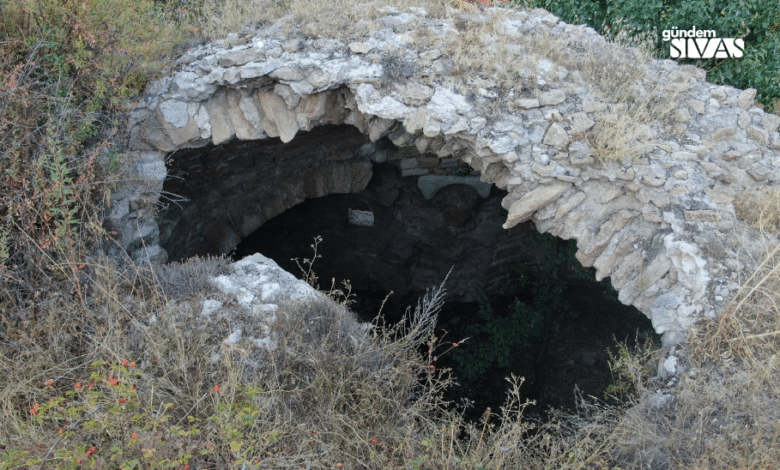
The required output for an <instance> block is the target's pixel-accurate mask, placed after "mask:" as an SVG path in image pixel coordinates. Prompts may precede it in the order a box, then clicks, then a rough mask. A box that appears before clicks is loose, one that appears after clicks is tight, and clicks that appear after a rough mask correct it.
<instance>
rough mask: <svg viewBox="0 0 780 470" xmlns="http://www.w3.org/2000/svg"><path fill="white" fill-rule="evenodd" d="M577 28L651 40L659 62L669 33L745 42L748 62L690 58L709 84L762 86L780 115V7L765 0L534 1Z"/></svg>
mask: <svg viewBox="0 0 780 470" xmlns="http://www.w3.org/2000/svg"><path fill="white" fill-rule="evenodd" d="M525 4H527V5H528V6H533V7H540V8H545V9H547V10H549V11H551V12H552V13H554V14H556V15H558V16H559V17H560V18H561V19H562V20H563V21H565V22H567V23H572V24H582V23H586V24H588V25H589V26H591V27H593V28H594V29H596V31H598V32H599V33H600V34H603V35H605V36H607V37H608V38H611V39H613V38H615V37H617V36H618V35H619V34H620V33H621V32H626V33H627V34H628V36H629V38H631V37H635V38H636V37H642V36H649V37H650V41H651V46H652V49H653V50H654V52H655V53H656V54H657V56H658V57H659V58H664V59H668V58H669V57H670V56H669V43H668V42H663V41H662V37H661V33H662V31H664V30H671V29H672V27H677V28H678V29H681V30H683V29H686V30H687V29H690V28H692V27H693V26H695V27H696V28H697V29H703V30H715V31H716V33H717V35H718V37H720V38H743V39H744V41H745V52H744V56H743V57H742V58H732V59H685V60H680V62H681V63H690V64H695V65H696V66H698V67H702V68H704V69H705V70H707V80H709V81H711V82H713V83H720V84H726V85H731V86H733V87H736V88H741V89H745V88H756V89H757V90H758V94H757V97H756V99H757V100H758V102H759V103H761V104H763V105H765V106H766V107H767V111H769V112H773V111H774V112H780V54H778V50H780V3H778V2H773V1H765V0H744V1H740V2H726V3H722V2H716V1H713V0H694V1H684V0H650V1H647V0H621V1H617V2H606V1H601V0H530V1H528V2H525Z"/></svg>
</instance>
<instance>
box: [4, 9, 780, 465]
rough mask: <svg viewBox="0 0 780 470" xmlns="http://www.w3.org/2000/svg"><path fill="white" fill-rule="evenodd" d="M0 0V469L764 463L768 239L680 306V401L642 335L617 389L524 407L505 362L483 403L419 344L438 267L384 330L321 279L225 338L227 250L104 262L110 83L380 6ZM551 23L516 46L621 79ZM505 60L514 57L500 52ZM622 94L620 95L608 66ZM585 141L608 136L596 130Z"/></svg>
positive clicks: (778, 275) (124, 95)
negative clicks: (267, 337) (255, 333)
mask: <svg viewBox="0 0 780 470" xmlns="http://www.w3.org/2000/svg"><path fill="white" fill-rule="evenodd" d="M423 3H424V4H423ZM336 4H338V5H336ZM393 4H397V5H398V7H399V8H404V7H406V6H420V5H421V4H423V5H422V6H426V7H428V6H430V7H432V8H434V10H435V9H436V8H438V10H436V12H437V13H436V12H435V14H439V15H442V16H454V17H455V19H456V25H458V28H462V33H463V34H462V43H461V44H460V45H459V46H457V47H456V48H455V49H453V50H448V51H447V53H448V54H450V55H451V56H452V57H454V58H456V59H457V60H456V63H457V64H458V65H457V66H458V67H462V70H460V72H459V73H461V74H462V75H463V77H461V78H462V81H461V82H458V83H460V84H461V86H467V85H468V82H467V81H466V80H467V79H468V78H470V77H471V78H473V77H474V76H476V75H477V72H475V70H479V69H481V68H486V70H485V71H486V72H487V73H493V75H494V77H495V78H494V79H495V80H497V81H498V82H499V83H502V84H504V85H502V86H507V87H510V88H511V87H512V86H515V85H516V86H518V87H520V86H522V87H527V88H528V89H529V90H536V88H535V87H536V86H537V85H536V84H534V83H532V82H530V81H523V80H524V79H523V76H522V73H521V71H522V68H523V67H525V66H526V64H525V63H524V62H523V61H522V60H518V61H514V60H512V61H506V60H504V59H506V58H511V57H515V56H512V55H511V54H512V53H513V52H512V49H511V47H508V45H507V44H502V42H501V38H500V35H499V34H498V31H497V30H496V29H495V28H497V24H498V22H497V21H488V22H486V23H478V24H471V23H470V22H469V21H467V18H465V17H464V18H461V16H460V15H464V14H465V13H463V11H462V10H457V9H451V8H450V7H449V6H447V5H445V6H442V5H441V4H439V2H431V4H430V5H429V4H428V3H425V2H422V1H420V2H413V1H407V2H403V1H402V0H397V1H394V2H393ZM437 5H438V7H437ZM509 6H513V5H512V4H510V5H509ZM0 13H2V15H0V36H2V37H1V38H0V51H1V52H2V54H0V107H1V111H0V151H1V152H2V155H1V156H0V218H2V224H0V320H1V323H0V468H2V469H17V468H18V469H22V468H24V469H27V468H36V469H43V468H58V469H68V468H73V469H75V468H87V467H89V468H99V469H135V468H137V469H152V468H176V469H188V470H189V469H192V470H194V469H203V468H211V469H216V468H219V469H222V468H236V469H238V468H241V469H249V468H323V469H324V468H328V469H333V468H345V469H358V468H375V469H385V468H399V469H455V468H474V469H477V468H483V469H488V468H491V469H493V468H495V469H498V468H540V469H541V468H556V469H560V468H572V469H574V468H578V469H581V468H588V469H609V468H622V469H629V468H636V469H640V468H642V469H646V468H658V469H662V468H663V469H667V468H690V469H704V468H707V469H718V468H722V469H733V468H751V469H770V468H776V464H777V462H780V445H778V439H779V438H780V424H778V423H780V416H778V413H780V411H778V410H780V396H779V395H780V393H779V390H780V388H779V387H778V385H779V384H778V377H779V376H780V375H778V370H777V369H778V367H779V366H780V361H779V360H778V357H780V356H778V347H780V312H778V305H780V298H778V292H780V264H778V257H779V255H778V251H777V248H775V247H773V246H772V245H769V244H767V250H766V253H767V256H766V258H765V259H764V260H756V265H757V266H758V269H757V270H755V271H754V272H745V273H742V282H743V285H744V286H743V288H742V290H741V291H740V293H739V295H737V297H736V298H735V299H734V300H733V301H732V302H731V304H730V305H729V307H728V308H727V309H726V311H724V312H722V314H721V315H720V316H719V317H718V318H717V319H713V320H710V321H707V322H705V323H703V324H700V325H698V326H697V329H696V331H695V334H694V335H693V337H692V339H691V340H690V342H689V345H687V346H686V348H688V352H687V353H686V354H684V355H681V357H685V358H687V359H686V361H687V363H686V364H684V366H685V367H686V371H687V372H686V373H685V374H684V375H683V377H682V378H681V379H680V380H679V383H678V384H677V385H676V388H675V392H674V393H675V397H674V399H673V400H671V401H670V402H668V403H666V404H661V405H658V404H657V402H653V401H652V400H650V399H648V397H650V396H652V392H653V391H654V390H656V389H657V388H660V387H661V384H659V383H656V382H655V381H656V380H657V379H653V378H652V377H653V376H654V375H655V373H654V369H655V366H656V363H655V362H654V361H657V354H655V355H654V353H652V352H651V351H647V350H645V349H641V348H640V349H638V350H632V349H629V348H627V347H622V348H621V349H620V351H619V353H617V354H616V355H614V357H613V362H612V364H613V369H614V372H615V377H616V379H617V381H616V384H615V386H614V387H613V388H612V390H613V391H614V392H615V394H618V393H619V394H620V395H621V396H622V397H623V398H624V399H625V402H624V404H622V405H619V406H606V405H604V404H603V403H601V402H599V401H597V400H594V399H592V398H587V399H586V398H583V399H582V400H580V403H581V406H580V408H579V410H578V412H577V413H564V412H552V413H551V416H550V419H549V420H547V421H545V422H543V423H542V422H538V421H533V420H531V419H530V418H529V417H526V416H524V414H523V410H524V407H525V404H524V403H522V402H521V400H520V394H519V390H518V387H519V385H520V383H521V380H522V379H520V378H513V377H510V378H509V379H508V380H509V385H508V390H509V393H508V396H507V400H506V404H505V406H504V407H503V408H502V409H501V410H492V411H488V412H487V413H486V414H485V415H484V416H483V418H482V420H481V421H479V422H470V421H467V420H465V419H464V418H463V414H462V410H459V409H458V408H457V407H452V406H449V404H448V403H445V402H444V401H443V399H442V396H443V392H444V390H445V389H447V388H448V387H451V386H452V385H453V380H455V378H453V377H452V376H451V375H450V373H449V372H448V371H446V370H440V369H439V368H438V367H437V363H436V359H437V357H439V356H440V355H442V354H446V353H447V352H448V351H449V350H451V349H452V348H456V347H457V346H456V344H454V343H446V342H443V341H442V340H441V339H438V338H436V337H434V335H433V327H434V325H435V320H436V313H437V311H438V309H439V307H440V306H441V299H442V297H441V296H442V293H443V291H442V290H441V289H437V290H434V291H432V292H431V293H430V295H429V296H428V297H427V298H425V299H422V300H421V301H420V303H419V305H417V306H416V307H415V308H413V309H410V310H409V312H408V316H407V318H406V320H405V321H404V322H402V323H400V324H399V325H398V326H397V327H395V328H392V329H366V328H364V327H363V326H362V325H360V324H358V322H356V320H355V319H354V317H353V316H352V314H351V313H350V312H349V310H348V306H349V302H348V298H345V297H343V296H339V295H337V294H336V293H332V295H331V296H330V297H323V298H322V299H321V300H320V301H317V302H312V303H310V304H306V305H301V304H295V303H288V304H284V305H281V306H280V310H279V312H277V321H276V322H275V323H274V326H273V331H272V333H273V335H274V337H275V338H276V341H277V347H276V348H275V349H274V350H273V351H271V352H268V351H264V350H259V349H258V348H257V347H253V345H251V344H244V343H241V342H238V343H234V344H229V343H223V342H222V339H223V338H225V337H226V336H227V335H228V334H229V333H230V332H231V331H232V330H231V328H232V326H233V325H231V324H230V323H229V321H228V320H225V319H221V318H219V317H217V316H214V317H206V316H204V315H201V313H200V312H201V310H202V301H203V300H204V299H206V298H208V296H209V295H211V294H212V291H211V290H210V289H211V287H210V284H209V282H208V278H209V277H210V276H213V275H217V274H220V273H223V272H224V271H225V269H226V264H227V262H226V261H225V260H224V259H219V258H215V259H192V260H190V261H188V262H186V263H182V264H170V265H167V266H164V267H153V266H134V265H132V264H125V265H123V266H120V265H117V264H115V261H113V260H110V259H108V258H106V257H104V256H103V255H101V253H104V252H105V249H106V248H107V246H109V245H111V243H112V241H111V234H108V233H105V231H104V230H103V228H102V222H101V221H102V220H103V217H104V211H105V210H106V205H107V201H109V197H110V194H111V192H112V191H115V190H116V188H117V187H119V185H120V184H124V183H125V181H124V176H123V174H122V168H123V162H119V161H117V153H116V151H115V150H117V149H114V148H113V146H114V145H118V144H117V142H118V141H119V139H117V138H115V134H116V133H117V132H118V131H119V130H120V129H121V127H120V124H119V122H118V121H119V117H120V115H121V112H122V110H123V106H124V103H126V100H127V99H128V98H131V97H132V96H134V95H135V94H136V93H138V92H139V91H140V90H141V89H142V88H143V87H144V86H145V84H146V83H147V81H148V80H150V79H153V78H155V76H156V74H157V73H159V71H160V70H163V69H164V67H166V64H167V63H168V62H167V61H168V59H170V57H169V55H170V54H171V51H172V50H181V47H180V48H178V49H177V44H184V46H183V47H186V45H187V44H188V41H189V40H192V39H193V38H198V37H202V36H211V37H218V36H221V35H223V34H224V33H226V32H228V31H240V30H241V28H242V27H244V26H245V25H246V23H247V20H248V19H251V20H252V21H255V22H256V24H258V25H259V24H270V23H271V22H275V21H279V24H280V26H281V27H283V28H299V31H300V32H301V34H305V35H330V36H333V37H336V36H339V37H355V38H357V37H359V36H360V35H361V34H364V33H365V32H366V31H368V30H369V29H371V28H372V27H373V26H374V24H373V23H372V22H373V21H375V20H376V18H377V17H378V14H377V13H376V5H375V4H368V3H359V2H356V1H354V0H341V1H338V2H315V1H312V0H292V1H241V2H239V1H235V2H234V1H225V2H213V1H211V0H204V1H202V2H189V1H183V0H182V1H178V0H172V1H167V2H152V1H147V0H133V1H132V2H128V1H125V0H100V1H98V0H94V1H93V0H78V1H76V0H38V1H35V2H33V1H26V0H21V1H15V2H3V3H2V4H0ZM502 14H504V13H502V12H501V11H495V12H493V13H492V15H493V16H492V18H494V19H495V18H500V17H501V15H502ZM282 18H286V19H285V20H284V21H281V19H282ZM312 18H316V19H317V20H318V21H316V22H315V21H311V20H312ZM138 25H143V27H139V26H138ZM409 27H410V30H411V31H413V32H414V34H415V37H417V38H418V39H419V40H420V44H421V47H426V48H433V47H438V44H439V41H440V38H439V33H438V32H431V31H427V30H425V28H423V27H421V25H419V24H410V25H409ZM556 40H557V39H554V38H544V37H541V38H535V39H534V40H533V41H529V44H527V46H528V47H529V48H530V49H529V50H531V51H532V54H530V55H529V57H533V58H532V59H528V60H537V59H536V57H537V56H538V57H542V56H544V57H546V58H548V60H551V61H552V62H554V63H556V64H567V65H566V66H567V67H568V68H570V69H571V70H575V69H578V70H580V71H581V73H582V74H583V75H585V76H586V77H587V79H588V80H590V81H591V82H592V83H594V84H595V85H596V87H597V88H598V87H599V85H600V84H601V87H602V88H604V85H606V84H608V83H607V82H605V80H606V75H605V74H604V71H605V70H606V69H605V67H607V66H610V67H611V68H610V69H609V70H611V71H613V72H614V71H615V70H617V71H618V72H620V71H621V70H622V71H623V72H621V73H623V74H625V77H624V79H625V83H628V84H630V83H632V80H635V79H636V76H635V75H633V72H632V69H631V68H630V67H624V68H622V69H621V68H620V67H621V66H620V65H619V64H620V63H622V62H620V61H617V62H615V60H617V59H615V57H618V58H619V57H620V55H621V54H623V53H624V52H621V51H623V49H620V48H615V49H614V54H616V56H610V54H612V52H609V53H605V54H602V55H600V56H598V57H594V58H592V59H588V60H586V59H582V58H574V57H569V56H566V52H562V49H561V47H560V46H561V45H560V44H558V43H556V42H555V41H556ZM610 50H612V49H610ZM486 51H487V52H486ZM402 53H403V51H399V60H401V59H403V56H402ZM628 53H629V54H635V52H628ZM505 54H506V55H505ZM523 57H525V56H523ZM611 57H612V58H611ZM571 61H574V62H571ZM578 61H579V62H578ZM588 61H590V62H588ZM499 63H505V64H512V65H510V66H506V67H505V68H503V69H501V70H499V69H498V68H495V67H494V66H495V64H499ZM589 63H590V64H591V65H588V64H589ZM610 64H612V65H610ZM527 65H529V66H530V65H533V64H531V63H530V62H529V63H528V64H527ZM491 67H492V68H491ZM456 85H457V83H456ZM518 89H520V88H518ZM606 91H609V90H605V92H606ZM760 96H764V95H760ZM639 98H640V99H641V98H642V97H639ZM616 99H618V100H620V99H624V100H627V102H631V101H630V100H632V99H634V100H635V99H637V98H636V97H632V96H631V90H630V88H624V92H623V94H622V95H620V96H617V98H616ZM648 103H651V102H650V101H648ZM635 108H636V109H637V111H636V112H638V113H642V112H645V111H644V109H645V108H643V107H642V106H637V107H635ZM648 112H649V113H650V114H652V112H651V111H648ZM596 139H597V140H596V144H597V146H599V145H601V146H602V147H604V148H605V149H609V148H611V147H610V144H609V138H608V136H607V137H603V138H602V141H601V142H603V143H602V144H599V143H598V142H600V141H598V138H596ZM621 145H622V144H621ZM614 146H615V145H612V147H614ZM605 158H609V157H605ZM756 198H757V199H756V201H760V203H761V204H763V206H761V207H763V208H764V209H762V210H759V209H757V208H756V207H755V204H749V203H746V204H745V205H744V206H743V209H744V211H745V213H746V217H747V218H750V217H752V219H750V220H751V221H752V222H753V223H755V224H756V226H757V227H760V228H763V229H765V230H774V229H776V227H777V221H776V218H777V217H776V212H777V210H776V204H777V202H776V197H774V195H771V194H766V195H756ZM310 267H311V266H310ZM426 350H427V351H429V352H428V353H427V354H426V353H425V351H426ZM421 351H422V353H421ZM654 358H656V359H654ZM652 403H656V405H655V406H654V405H653V404H652Z"/></svg>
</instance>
